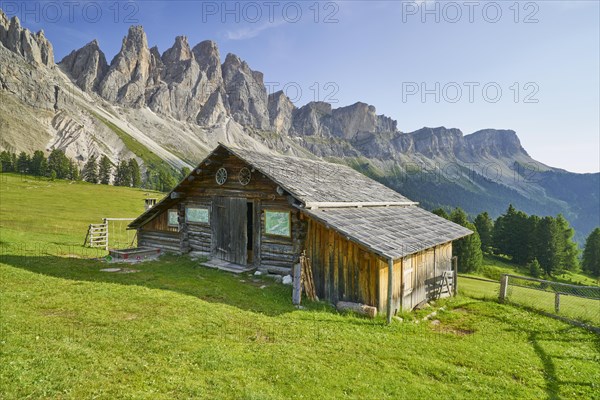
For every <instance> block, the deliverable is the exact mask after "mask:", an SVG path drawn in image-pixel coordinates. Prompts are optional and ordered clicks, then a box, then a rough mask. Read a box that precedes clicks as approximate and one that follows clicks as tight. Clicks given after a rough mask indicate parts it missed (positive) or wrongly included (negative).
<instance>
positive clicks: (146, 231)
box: [138, 206, 181, 253]
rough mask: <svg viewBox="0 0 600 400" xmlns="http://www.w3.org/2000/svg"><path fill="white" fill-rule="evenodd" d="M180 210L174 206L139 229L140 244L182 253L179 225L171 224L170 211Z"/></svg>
mask: <svg viewBox="0 0 600 400" xmlns="http://www.w3.org/2000/svg"><path fill="white" fill-rule="evenodd" d="M170 210H176V211H178V207H177V206H173V207H171V208H169V209H167V210H165V211H163V212H162V213H160V214H159V215H158V216H156V218H154V219H152V220H150V221H149V222H148V223H147V224H145V225H143V226H142V227H141V228H140V229H138V245H139V246H141V247H156V248H159V249H163V250H165V251H168V252H174V253H180V252H181V243H180V235H179V232H178V227H177V226H171V225H169V211H170Z"/></svg>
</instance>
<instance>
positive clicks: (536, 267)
mask: <svg viewBox="0 0 600 400" xmlns="http://www.w3.org/2000/svg"><path fill="white" fill-rule="evenodd" d="M527 266H528V268H529V275H531V276H533V277H534V278H539V277H541V276H542V275H544V270H543V269H542V266H541V265H540V263H539V262H538V260H537V258H534V259H533V261H531V262H530V263H529V264H527Z"/></svg>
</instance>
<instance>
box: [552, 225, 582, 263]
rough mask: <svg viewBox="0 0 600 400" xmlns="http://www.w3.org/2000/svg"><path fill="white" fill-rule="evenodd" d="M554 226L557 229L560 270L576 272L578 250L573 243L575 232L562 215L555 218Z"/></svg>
mask: <svg viewBox="0 0 600 400" xmlns="http://www.w3.org/2000/svg"><path fill="white" fill-rule="evenodd" d="M556 225H557V229H558V244H559V258H560V269H561V270H566V271H578V270H579V249H578V248H577V243H575V242H574V241H573V236H574V235H575V231H574V230H573V228H571V225H569V221H567V220H566V219H565V217H563V216H562V214H558V215H557V216H556Z"/></svg>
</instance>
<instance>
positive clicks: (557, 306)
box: [554, 292, 560, 314]
mask: <svg viewBox="0 0 600 400" xmlns="http://www.w3.org/2000/svg"><path fill="white" fill-rule="evenodd" d="M554 311H555V312H556V313H557V314H558V312H559V311H560V293H559V292H556V293H555V294H554Z"/></svg>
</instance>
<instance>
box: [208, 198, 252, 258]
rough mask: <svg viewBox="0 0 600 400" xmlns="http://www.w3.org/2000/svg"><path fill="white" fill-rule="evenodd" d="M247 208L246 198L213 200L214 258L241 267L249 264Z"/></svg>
mask: <svg viewBox="0 0 600 400" xmlns="http://www.w3.org/2000/svg"><path fill="white" fill-rule="evenodd" d="M247 207H248V206H247V202H246V199H244V198H241V199H239V198H232V197H215V198H214V199H213V209H212V210H213V216H212V218H211V221H212V231H213V249H212V254H213V256H215V257H217V258H219V259H221V260H225V261H229V262H232V263H235V264H239V265H246V264H247V260H248V250H247V244H248V232H247V229H248V226H247V210H248V208H247Z"/></svg>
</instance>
